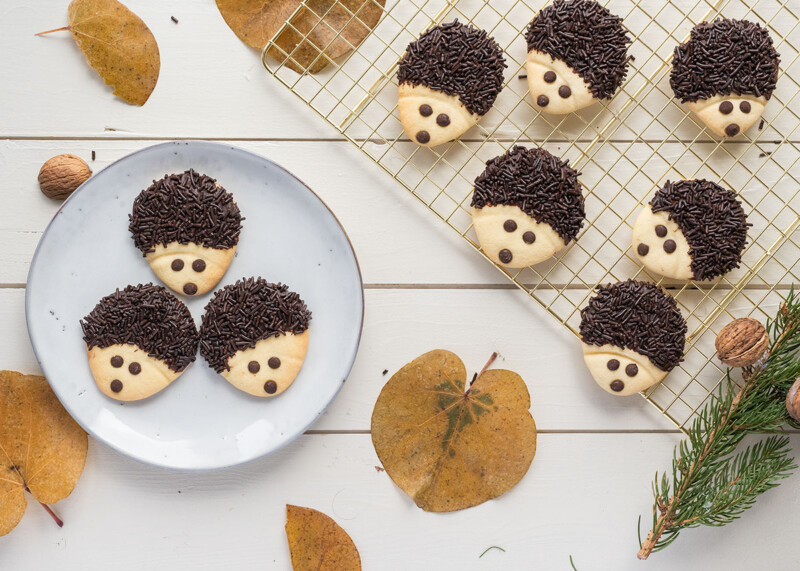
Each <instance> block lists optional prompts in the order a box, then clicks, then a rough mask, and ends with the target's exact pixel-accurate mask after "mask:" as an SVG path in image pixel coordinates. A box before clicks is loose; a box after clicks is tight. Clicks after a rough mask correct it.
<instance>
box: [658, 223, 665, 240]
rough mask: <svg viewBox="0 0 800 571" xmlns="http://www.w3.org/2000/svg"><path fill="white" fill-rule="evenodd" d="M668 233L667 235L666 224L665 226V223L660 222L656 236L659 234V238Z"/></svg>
mask: <svg viewBox="0 0 800 571" xmlns="http://www.w3.org/2000/svg"><path fill="white" fill-rule="evenodd" d="M666 235H667V227H666V226H664V225H663V224H659V225H658V226H656V236H658V237H659V238H663V237H664V236H666Z"/></svg>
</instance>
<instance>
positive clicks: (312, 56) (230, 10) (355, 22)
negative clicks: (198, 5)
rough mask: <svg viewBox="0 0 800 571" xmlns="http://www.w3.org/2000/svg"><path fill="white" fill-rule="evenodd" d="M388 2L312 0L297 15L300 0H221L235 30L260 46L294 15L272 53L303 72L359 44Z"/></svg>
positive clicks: (221, 7)
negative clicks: (295, 12)
mask: <svg viewBox="0 0 800 571" xmlns="http://www.w3.org/2000/svg"><path fill="white" fill-rule="evenodd" d="M385 5H386V0H308V1H307V2H306V5H305V6H304V7H302V8H301V9H300V10H299V11H298V13H297V14H296V15H295V16H294V17H292V14H293V13H294V11H295V10H297V8H298V6H301V1H300V0H217V8H219V11H220V13H221V14H222V17H223V18H224V19H225V22H226V23H227V24H228V26H230V28H231V30H233V31H234V33H235V34H236V35H237V36H238V37H239V39H240V40H242V41H243V42H244V43H246V44H247V45H248V46H251V47H254V48H257V49H259V50H260V49H263V48H264V46H266V45H267V42H269V40H270V39H271V38H272V37H273V36H275V34H277V33H278V30H280V28H281V26H283V25H284V23H285V22H287V21H288V20H289V18H291V22H290V23H289V26H287V28H286V29H285V30H284V31H283V32H282V33H281V34H280V36H278V37H277V38H276V39H275V44H276V45H277V46H279V47H280V49H278V48H271V49H270V50H269V55H270V56H272V57H274V58H275V59H276V60H278V61H280V62H284V63H285V65H286V66H287V67H289V68H291V69H293V70H295V71H296V72H298V73H303V72H305V71H308V72H309V73H317V72H319V71H322V70H323V69H325V68H326V67H327V66H328V64H329V63H331V61H332V60H336V59H338V58H340V57H342V56H344V55H346V54H348V53H350V52H351V51H353V50H354V49H355V48H357V47H358V46H359V45H360V44H361V42H363V41H364V38H366V37H367V36H368V35H369V33H370V32H371V31H372V29H373V28H375V26H376V25H377V24H378V21H379V20H380V18H381V15H382V14H383V8H384V6H385ZM306 36H307V39H304V38H306ZM323 53H324V55H321V54H323ZM287 54H291V55H289V56H287ZM287 57H288V59H287Z"/></svg>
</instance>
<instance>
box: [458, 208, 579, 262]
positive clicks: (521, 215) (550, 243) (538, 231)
mask: <svg viewBox="0 0 800 571" xmlns="http://www.w3.org/2000/svg"><path fill="white" fill-rule="evenodd" d="M472 224H473V226H474V227H475V232H476V233H477V234H478V241H479V242H480V244H481V249H482V250H483V251H484V252H485V253H486V255H487V256H489V258H491V260H492V261H493V262H494V263H496V264H500V265H503V266H505V267H507V268H524V267H527V266H531V265H533V264H538V263H539V262H543V261H544V260H547V259H548V258H551V257H552V256H553V255H554V254H556V253H557V252H559V251H561V250H563V249H564V248H565V247H566V246H567V245H566V244H565V243H564V240H563V239H562V238H561V237H560V236H559V235H558V234H557V233H556V231H555V230H553V228H552V227H551V226H550V225H549V224H547V223H545V222H537V221H536V220H535V219H534V218H532V217H531V216H528V215H527V214H525V212H524V211H523V210H522V209H521V208H519V207H517V206H510V205H504V204H501V205H499V206H485V207H483V208H479V209H478V208H473V209H472Z"/></svg>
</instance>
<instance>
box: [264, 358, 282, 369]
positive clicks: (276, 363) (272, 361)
mask: <svg viewBox="0 0 800 571" xmlns="http://www.w3.org/2000/svg"><path fill="white" fill-rule="evenodd" d="M267 365H269V368H270V369H277V368H278V367H280V366H281V360H280V359H278V358H277V357H270V358H269V361H267Z"/></svg>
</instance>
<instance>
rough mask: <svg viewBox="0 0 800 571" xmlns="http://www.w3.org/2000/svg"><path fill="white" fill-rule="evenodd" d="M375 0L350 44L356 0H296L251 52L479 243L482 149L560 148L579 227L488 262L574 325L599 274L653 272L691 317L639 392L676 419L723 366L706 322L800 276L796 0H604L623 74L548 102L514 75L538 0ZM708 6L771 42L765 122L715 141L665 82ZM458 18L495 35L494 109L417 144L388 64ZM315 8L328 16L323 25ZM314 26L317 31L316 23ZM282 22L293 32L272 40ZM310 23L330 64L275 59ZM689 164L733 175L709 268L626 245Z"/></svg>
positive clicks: (684, 417)
mask: <svg viewBox="0 0 800 571" xmlns="http://www.w3.org/2000/svg"><path fill="white" fill-rule="evenodd" d="M384 1H385V0H366V2H373V3H375V4H377V5H378V6H380V8H381V9H384V8H385V11H384V14H383V16H382V18H381V20H380V22H379V23H378V25H377V26H376V27H375V28H374V30H373V31H372V33H370V34H369V35H367V36H366V38H365V39H364V40H363V41H362V42H361V43H360V44H359V45H353V44H354V43H355V41H354V40H353V39H352V38H353V36H354V34H352V33H349V32H352V30H353V28H350V26H365V25H366V24H365V23H364V21H362V15H363V14H364V12H363V10H364V7H365V4H364V2H363V1H362V0H346V1H344V2H331V1H321V0H303V1H302V2H301V3H300V4H299V5H298V6H297V9H296V10H295V11H294V13H293V14H292V15H290V16H289V18H288V19H287V22H286V24H284V26H283V27H281V29H280V30H278V32H277V33H276V34H275V35H274V36H273V40H272V41H270V42H269V44H268V45H267V47H266V48H265V49H264V52H263V54H262V60H263V63H264V66H265V67H266V69H267V70H268V71H269V72H270V73H271V74H272V75H274V76H275V77H276V78H277V79H278V80H279V81H281V82H282V83H283V84H284V85H285V86H286V87H288V88H289V89H291V90H292V91H293V92H294V93H295V94H296V95H297V96H298V97H299V98H300V99H302V100H303V101H304V102H305V103H306V104H307V105H308V106H309V107H311V108H312V109H313V110H314V111H315V112H317V113H318V114H319V115H320V116H322V117H323V118H324V119H325V120H326V121H327V122H328V123H329V124H330V125H332V126H333V127H334V128H335V129H336V130H337V131H338V132H339V133H341V135H343V136H344V137H345V138H346V139H348V140H349V141H350V142H352V143H353V144H354V145H356V146H357V147H358V148H359V149H361V151H363V153H364V154H365V155H366V156H367V157H369V158H370V159H371V160H372V161H374V162H375V163H376V164H378V165H379V166H380V167H381V168H382V169H383V170H384V171H386V172H387V173H388V174H390V175H391V176H392V177H393V178H394V179H395V180H397V181H398V182H399V183H400V184H401V185H402V186H403V187H404V188H405V189H406V190H407V191H409V192H410V193H412V194H413V196H415V197H416V198H417V199H419V201H421V202H422V203H423V204H424V205H425V206H426V207H427V208H428V209H429V210H430V211H431V212H433V213H434V214H435V215H436V216H437V217H438V218H440V219H441V220H442V221H444V222H445V223H446V224H447V225H448V226H450V227H451V228H452V229H453V230H455V231H456V232H458V234H459V235H460V236H462V237H463V238H464V239H465V240H466V241H467V242H468V243H469V244H470V245H471V246H472V247H473V248H475V250H476V251H477V252H479V253H481V255H483V254H482V252H481V251H480V246H479V245H478V242H477V237H476V235H475V232H474V229H473V228H472V224H471V215H470V198H471V194H472V184H473V181H474V179H475V177H476V176H477V175H478V174H480V172H482V170H483V168H484V166H485V162H486V161H487V160H488V159H490V158H492V157H494V156H497V155H499V154H501V153H503V152H505V151H506V150H507V149H508V148H510V147H511V146H513V145H515V144H518V143H520V144H527V145H530V144H536V145H539V146H542V147H544V148H547V149H548V150H550V151H551V152H553V153H554V154H556V155H558V156H561V157H564V158H568V159H570V162H571V164H572V165H573V166H575V167H576V168H577V169H578V170H580V171H581V173H582V174H581V176H580V182H581V185H582V187H583V192H584V196H585V199H586V213H587V219H586V223H585V225H584V227H583V229H582V231H581V233H580V235H579V236H578V239H577V240H576V241H574V242H572V243H571V244H570V245H569V246H568V247H567V248H566V249H565V250H563V251H562V252H560V253H559V254H558V255H557V256H555V257H554V258H552V259H551V260H549V261H547V262H543V263H541V264H538V265H536V266H534V267H528V268H524V269H522V270H519V271H509V270H507V269H504V268H503V267H501V266H496V267H497V269H498V270H499V271H500V272H502V273H503V274H504V275H505V276H507V277H508V279H510V280H511V281H512V282H513V283H514V284H516V285H517V286H518V287H519V288H520V289H522V290H523V291H525V292H527V294H528V295H529V296H530V297H532V298H533V299H535V300H536V301H537V302H538V303H539V304H540V305H541V306H542V307H544V308H545V309H546V310H547V311H548V312H549V313H550V314H551V315H553V316H554V317H555V318H556V319H557V320H558V321H559V322H560V323H562V324H563V325H564V326H566V327H567V328H568V329H569V330H570V331H572V332H573V333H574V334H575V335H578V332H577V330H578V325H579V322H580V308H581V307H583V306H584V305H585V303H586V301H587V299H588V297H589V296H590V295H591V294H592V292H593V290H594V289H595V288H596V286H598V285H600V284H604V283H608V282H616V281H621V280H625V279H627V278H637V279H648V280H651V281H653V282H656V283H658V284H659V285H661V286H662V287H664V288H665V289H666V290H667V291H668V292H669V293H670V294H671V295H673V297H674V298H675V299H676V301H677V302H678V304H679V306H680V308H681V311H682V313H683V315H684V317H685V318H686V319H687V323H688V325H689V335H688V338H687V345H686V353H685V358H684V361H683V363H681V365H680V366H679V367H677V368H676V369H675V370H673V371H672V372H671V374H670V375H668V376H667V378H666V379H665V380H664V381H663V382H661V383H660V384H658V385H655V386H653V387H651V388H650V389H648V390H647V391H646V392H644V393H642V395H643V396H644V397H645V398H646V399H647V400H648V401H649V402H650V403H651V404H652V405H653V406H655V407H656V408H657V409H658V410H659V411H660V412H662V413H663V414H664V415H665V416H666V417H667V418H669V419H670V420H671V421H672V422H673V423H674V424H675V425H676V426H678V428H680V429H682V430H685V429H686V427H687V424H688V423H689V422H691V420H692V418H693V416H694V414H695V413H696V412H697V411H698V409H699V408H700V407H702V406H703V404H704V403H705V402H706V400H707V399H708V398H709V395H710V394H712V393H713V392H714V391H715V390H716V389H717V387H718V386H719V384H720V383H721V382H722V380H723V379H724V378H725V370H723V368H721V367H720V365H719V364H718V363H717V362H716V361H715V359H714V354H715V351H714V339H715V337H716V333H717V332H718V330H719V328H721V327H722V326H723V325H725V324H726V323H727V322H728V321H729V320H730V319H732V318H734V317H742V316H744V315H753V316H755V317H757V318H759V319H761V320H762V321H763V320H765V319H767V318H769V317H770V315H771V314H774V312H775V310H776V309H777V307H778V304H779V302H780V299H781V297H782V295H784V294H785V292H786V291H787V290H788V289H789V288H790V287H791V284H792V283H793V282H794V281H796V280H797V279H798V276H800V261H798V260H799V259H800V239H799V238H800V235H799V234H800V232H796V230H797V229H798V226H800V146H798V143H800V137H798V136H797V130H798V128H800V101H798V100H797V98H796V96H797V94H798V92H800V83H798V82H799V81H800V61H798V57H799V55H800V29H799V28H798V24H800V16H798V14H800V3H798V2H797V0H760V1H759V0H702V1H699V2H697V1H694V0H672V1H671V2H664V1H663V0H610V1H609V0H605V1H602V2H601V3H603V4H605V5H606V6H607V7H608V8H609V10H611V11H612V12H613V13H615V14H617V15H619V16H622V17H623V23H624V25H625V26H626V28H627V29H628V30H629V32H630V35H631V37H632V38H633V43H632V44H631V47H630V49H629V54H630V55H632V56H633V59H632V61H631V65H630V69H629V72H628V77H627V79H626V81H625V83H624V84H623V85H622V87H621V88H620V90H619V91H618V92H617V94H616V95H615V97H614V98H613V99H611V100H610V101H601V102H598V103H597V104H595V105H593V106H591V107H589V108H587V109H584V110H581V111H579V112H576V113H572V114H570V115H567V116H563V117H559V116H552V115H547V114H541V113H538V112H537V111H536V110H535V109H534V108H533V106H532V104H531V102H530V96H529V94H528V92H527V91H528V89H527V81H525V79H524V71H525V67H524V63H525V57H526V55H527V54H526V44H525V40H524V34H523V32H524V29H525V27H526V25H527V23H528V22H529V21H530V20H531V19H532V18H533V16H534V15H535V14H536V13H537V11H538V10H539V9H541V8H542V7H543V6H544V5H545V4H546V3H547V0H536V1H534V0H491V2H489V1H483V0H394V4H391V5H389V6H386V7H384V6H383V4H384ZM389 2H390V3H391V2H392V0H389ZM342 15H344V20H342ZM720 15H724V16H725V17H729V18H746V19H750V20H754V21H758V22H760V23H761V24H762V25H764V26H766V27H767V29H768V30H769V31H770V34H771V35H772V37H773V40H774V42H775V45H776V48H777V50H778V51H779V52H780V54H781V75H780V78H779V81H778V87H777V89H776V91H775V93H774V94H773V96H772V98H771V100H770V101H769V104H768V105H767V108H766V110H765V112H764V115H763V121H762V122H761V124H760V125H759V126H758V128H755V127H754V128H752V129H751V130H750V131H749V132H748V133H745V134H743V135H742V136H740V137H737V138H736V139H734V140H729V141H725V142H722V141H720V140H718V139H716V138H715V137H713V136H712V135H710V134H709V133H708V132H707V131H706V130H704V128H703V126H702V124H700V122H699V120H698V119H696V118H695V117H693V116H692V115H691V114H690V113H689V112H688V111H687V109H686V108H685V107H684V106H682V105H680V104H679V103H678V102H677V100H675V99H674V98H673V94H672V91H671V89H670V87H669V70H670V64H669V61H670V57H671V55H672V52H673V49H674V47H675V46H676V45H677V44H678V43H680V42H682V41H684V40H685V39H686V38H687V37H688V34H689V31H690V30H691V28H692V27H693V26H694V25H695V24H697V23H698V22H700V21H703V20H709V19H713V18H714V17H716V16H720ZM333 16H335V18H334V17H333ZM329 17H330V19H328V18H329ZM456 18H457V19H458V20H459V21H461V22H468V23H471V24H472V25H474V26H476V27H479V28H483V29H485V30H486V31H487V32H488V33H489V34H490V35H491V36H493V37H494V38H495V39H496V40H497V42H498V43H499V44H500V46H501V47H502V48H503V50H504V53H505V57H506V60H507V63H508V64H509V66H508V69H507V70H506V80H505V83H504V88H503V90H502V92H501V93H500V95H499V97H498V99H497V101H496V102H495V105H494V107H493V109H492V110H491V111H490V112H489V113H488V114H487V115H485V116H484V117H483V118H482V119H481V122H480V123H479V124H478V125H477V126H476V127H474V128H472V129H471V130H470V131H468V132H467V133H466V134H465V135H463V136H462V137H461V138H459V139H458V140H456V141H453V142H451V143H449V144H445V145H441V146H440V147H437V148H434V149H428V148H424V147H419V146H418V145H416V144H415V143H413V142H411V141H409V140H408V138H407V137H406V136H405V135H404V134H403V130H402V128H401V126H400V122H399V119H398V114H397V80H396V71H397V63H398V61H399V59H400V58H401V57H402V55H403V53H404V52H405V49H406V46H407V45H408V44H409V43H410V42H411V41H413V40H414V39H416V38H417V37H418V36H419V35H420V34H421V33H422V32H423V31H425V30H426V29H427V28H428V27H430V26H431V25H434V24H437V23H441V22H445V21H451V20H453V19H456ZM328 21H337V26H336V28H335V29H334V28H332V27H330V26H328V23H327V22H328ZM301 22H302V24H301ZM348 28H349V29H348ZM319 31H323V32H325V33H324V34H320V35H317V36H315V32H319ZM364 31H366V29H364ZM287 33H289V34H291V35H292V37H293V38H294V40H295V41H293V42H288V43H287V42H285V41H283V40H284V38H285V37H286V36H284V34H287ZM320 37H325V38H327V42H328V44H330V43H332V42H334V41H346V42H348V43H350V42H351V41H352V42H353V43H350V47H351V48H352V51H351V52H350V53H349V54H348V55H347V56H345V57H344V58H342V59H339V60H338V61H332V60H330V59H329V58H328V57H327V55H326V54H325V52H324V49H320V48H324V47H325V46H324V45H320V41H319V38H320ZM309 38H311V41H315V42H316V46H317V48H318V49H317V50H316V53H317V54H318V55H317V60H327V63H329V64H330V65H329V66H328V67H327V69H326V70H324V71H323V72H321V73H317V74H311V73H303V74H298V73H296V72H295V71H293V70H291V69H289V67H288V66H287V65H286V64H287V62H293V63H294V66H295V67H297V66H299V67H300V68H301V69H302V67H303V66H302V64H299V63H298V62H297V61H295V60H293V59H292V58H293V56H294V55H295V53H297V52H298V50H299V49H300V48H299V46H300V45H301V44H302V43H303V42H304V41H305V40H309ZM308 43H311V42H307V43H306V48H307V47H308ZM288 44H290V45H291V47H287V45H288ZM312 45H313V44H312ZM282 46H283V47H282ZM276 54H278V60H279V61H278V60H275V59H273V58H274V56H275V55H276ZM316 63H318V62H314V64H311V65H312V66H313V65H315V64H316ZM308 67H311V66H308ZM692 178H707V179H710V180H715V181H719V182H720V184H722V185H723V186H726V187H728V188H731V189H733V190H734V191H735V192H737V194H738V196H739V198H740V199H741V200H742V202H743V204H744V206H745V211H746V212H747V213H748V220H749V222H751V223H752V228H751V229H750V233H749V242H748V246H747V248H746V250H745V252H744V254H743V260H742V265H741V267H740V268H739V269H737V270H734V271H732V272H730V273H728V274H727V275H725V276H723V277H722V278H720V279H718V280H716V281H715V282H712V283H707V282H706V283H695V282H688V283H683V282H673V281H670V280H668V279H664V278H661V277H660V276H658V275H650V274H649V273H648V272H647V271H646V270H645V269H644V268H642V267H641V265H640V264H639V263H638V261H637V259H636V257H635V256H634V255H633V253H632V251H631V247H630V243H631V238H630V236H631V230H632V224H633V221H634V220H635V216H636V214H637V212H638V210H639V209H640V208H641V206H642V205H643V204H645V203H646V202H647V201H648V200H649V198H650V196H651V195H652V193H653V192H654V191H655V190H656V189H658V188H660V187H661V186H662V185H663V183H664V181H666V180H668V179H669V180H678V179H692ZM484 258H486V256H484ZM486 260H487V263H493V262H491V260H489V258H486Z"/></svg>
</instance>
